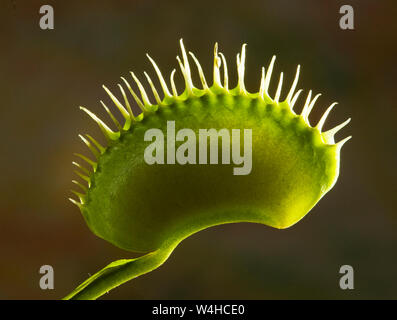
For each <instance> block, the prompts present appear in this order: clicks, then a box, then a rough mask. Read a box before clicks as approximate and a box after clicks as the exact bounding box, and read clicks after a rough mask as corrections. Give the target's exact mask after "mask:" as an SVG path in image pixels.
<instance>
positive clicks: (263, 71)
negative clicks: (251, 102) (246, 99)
mask: <svg viewBox="0 0 397 320" xmlns="http://www.w3.org/2000/svg"><path fill="white" fill-rule="evenodd" d="M264 95H265V68H264V67H262V75H261V83H260V85H259V96H260V97H261V98H262V99H264Z"/></svg>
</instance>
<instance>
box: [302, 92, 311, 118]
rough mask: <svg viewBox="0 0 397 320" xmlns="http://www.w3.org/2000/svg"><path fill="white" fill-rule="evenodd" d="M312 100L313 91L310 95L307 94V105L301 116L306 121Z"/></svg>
mask: <svg viewBox="0 0 397 320" xmlns="http://www.w3.org/2000/svg"><path fill="white" fill-rule="evenodd" d="M311 98H312V90H310V91H309V93H308V94H307V98H306V102H305V105H304V106H303V108H302V112H301V116H302V118H303V119H304V120H305V121H306V118H307V117H306V116H307V111H308V108H309V105H310V101H311Z"/></svg>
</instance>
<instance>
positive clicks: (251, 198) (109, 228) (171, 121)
mask: <svg viewBox="0 0 397 320" xmlns="http://www.w3.org/2000/svg"><path fill="white" fill-rule="evenodd" d="M180 44H181V51H182V59H181V58H179V57H177V61H178V64H179V67H180V69H181V72H182V75H183V77H184V80H185V90H184V92H182V93H180V94H179V93H178V91H177V88H176V85H175V82H174V76H175V70H173V71H172V73H171V76H170V82H171V90H170V89H169V87H168V85H167V83H166V80H165V79H164V77H163V75H162V73H161V71H160V69H159V68H158V66H157V64H156V63H155V62H154V60H153V59H152V58H151V57H149V56H148V58H149V60H150V62H151V63H152V65H153V67H154V70H155V73H156V74H157V77H158V80H159V83H160V85H161V88H162V91H163V96H164V97H163V99H161V98H160V94H159V92H158V91H157V89H156V88H155V86H154V84H153V82H152V80H151V78H150V77H149V75H148V74H147V73H146V72H145V77H146V79H147V80H148V83H149V85H150V87H151V89H152V91H153V96H154V99H155V103H153V102H152V101H151V100H150V99H149V97H148V95H147V93H146V91H145V89H144V87H143V85H142V83H141V82H140V81H139V79H138V78H137V77H136V76H135V74H134V73H132V72H131V77H132V79H133V80H134V81H135V83H136V85H137V87H138V90H139V92H140V95H138V94H136V93H135V91H134V90H133V89H132V87H131V85H130V84H129V82H128V81H127V80H126V79H125V78H121V79H122V81H123V82H124V84H125V86H126V89H127V90H125V89H124V88H123V87H122V86H121V85H118V87H119V89H120V91H121V96H122V101H123V102H121V101H120V100H119V98H117V97H116V96H115V95H114V94H113V93H112V92H111V91H110V90H109V89H107V88H106V87H104V88H105V90H106V92H107V93H108V94H109V96H110V99H111V100H112V101H113V103H114V104H115V106H116V107H117V109H118V110H119V111H120V113H121V115H122V116H123V117H124V119H125V122H124V124H121V123H119V122H118V120H117V119H116V118H115V117H114V116H113V114H112V113H111V111H110V110H109V109H108V108H107V106H106V105H105V104H104V103H103V102H102V105H103V106H104V108H105V110H106V111H107V112H108V114H109V116H110V118H111V120H112V121H113V123H114V125H115V127H116V128H117V131H113V130H112V129H111V128H110V127H109V126H108V125H106V124H105V123H104V122H103V121H102V120H101V119H99V118H98V117H97V116H96V115H95V114H94V113H92V112H91V111H89V110H87V109H86V108H83V107H82V109H83V110H84V111H85V112H86V113H87V114H88V115H89V116H90V117H91V118H92V119H93V120H94V121H96V122H97V124H98V125H99V127H100V129H101V130H102V132H103V133H104V135H105V137H106V139H107V141H108V145H107V146H106V147H105V146H102V145H101V144H100V143H99V142H97V141H96V140H95V139H94V138H92V137H91V136H90V135H85V136H82V135H80V138H81V139H82V140H83V142H84V143H85V144H86V145H87V146H88V148H89V149H90V150H91V152H92V153H93V155H94V157H95V158H96V160H95V161H94V160H92V159H90V158H88V157H86V156H84V155H81V154H77V156H78V157H79V158H80V159H81V160H83V161H84V162H85V163H86V164H87V165H88V168H90V169H88V168H87V167H84V166H82V165H80V164H78V163H77V162H76V163H75V165H76V166H77V171H76V173H77V174H78V175H79V177H80V178H82V180H83V181H82V182H78V181H76V180H74V183H75V184H76V185H77V186H79V188H81V191H79V192H76V191H74V193H75V195H76V196H77V197H78V200H75V199H71V201H72V202H73V203H74V204H76V205H77V206H78V207H79V208H80V210H81V212H82V214H83V216H84V218H85V220H86V222H87V224H88V226H89V228H90V229H91V230H92V231H93V232H94V233H95V234H96V235H97V236H99V237H101V238H103V239H105V240H107V241H109V242H111V243H112V244H114V245H116V246H118V247H120V248H123V249H126V250H130V251H134V252H142V253H145V254H144V255H142V256H141V257H139V258H136V259H123V260H118V261H115V262H113V263H111V264H110V265H108V266H107V267H105V268H104V269H102V270H101V271H99V272H98V273H96V274H95V275H93V276H92V277H90V278H89V279H88V280H86V281H85V282H84V283H83V284H81V285H80V286H79V287H77V288H76V289H75V290H74V291H73V292H72V293H71V294H69V295H68V296H67V297H65V299H95V298H97V297H99V296H101V295H102V294H104V293H105V292H107V291H109V290H110V289H112V288H115V287H117V286H118V285H120V284H122V283H124V282H126V281H128V280H131V279H133V278H135V277H137V276H139V275H142V274H144V273H147V272H150V271H151V270H153V269H156V268H157V267H159V266H160V265H161V264H163V263H164V262H165V261H166V260H167V258H168V257H169V255H170V254H171V253H172V251H173V250H174V249H175V247H176V246H177V245H178V244H179V243H180V242H181V241H182V240H183V239H185V238H187V237H189V236H190V235H192V234H193V233H196V232H198V231H200V230H203V229H205V228H208V227H211V226H215V225H220V224H225V223H235V222H253V223H261V224H265V225H267V226H271V227H275V228H279V229H284V228H287V227H289V226H291V225H293V224H295V223H296V222H298V221H299V220H300V219H302V218H303V217H304V216H305V215H306V214H307V213H308V212H309V211H310V209H311V208H312V207H313V206H314V205H315V204H316V203H317V202H318V201H319V200H320V199H321V198H322V197H323V196H324V194H325V193H327V192H328V191H329V190H330V189H331V188H332V187H333V185H334V184H335V182H336V180H337V178H338V174H339V159H340V151H341V148H342V146H343V144H344V143H345V142H346V141H347V140H348V139H349V138H350V137H348V138H345V139H343V140H341V141H339V142H337V143H335V141H334V136H335V134H336V133H337V132H338V131H339V130H340V129H342V127H344V126H345V125H346V124H347V123H348V122H349V120H350V119H348V120H347V121H345V122H344V123H342V124H341V125H338V126H336V127H335V128H333V129H331V130H328V131H325V132H324V131H323V130H322V129H323V125H324V122H325V120H326V118H327V116H328V114H329V112H330V111H331V109H332V108H333V107H334V105H335V104H332V105H331V106H330V107H329V108H328V109H327V110H326V112H325V113H324V115H323V116H322V118H321V119H320V121H319V122H318V124H317V125H316V126H315V127H312V126H311V125H310V123H309V114H310V112H311V110H312V109H313V107H314V104H315V102H316V101H317V99H318V98H319V96H320V95H316V96H314V97H312V91H309V93H308V95H307V98H306V101H305V104H304V107H303V109H302V112H301V113H300V114H299V115H297V114H296V113H295V112H294V110H293V107H294V105H295V103H296V101H297V99H298V97H299V95H300V94H301V92H302V90H298V91H296V87H297V83H298V78H299V72H300V67H299V66H298V69H297V72H296V76H295V78H294V81H293V83H292V85H291V88H290V90H289V91H288V93H287V96H286V97H285V99H283V98H282V97H283V93H282V85H283V74H282V73H281V75H280V78H279V81H278V86H277V90H276V93H275V95H274V98H271V97H270V95H269V92H268V89H269V84H270V80H271V75H272V71H273V67H274V62H275V57H273V58H272V59H271V62H270V65H269V67H268V69H267V71H266V70H265V68H262V78H261V83H260V86H259V92H257V93H249V92H248V91H247V90H246V88H245V84H244V72H245V45H243V47H242V51H241V53H240V54H238V55H237V71H238V84H237V86H236V88H234V89H230V88H229V80H228V71H227V65H226V59H225V57H224V55H223V54H221V53H218V46H217V44H216V45H215V48H214V67H213V84H212V86H211V87H210V86H209V85H208V82H207V80H206V78H205V74H204V72H203V70H202V68H201V65H200V63H199V62H198V59H197V58H196V57H195V55H194V54H193V53H191V52H189V55H190V57H191V59H192V60H193V61H194V63H195V65H196V67H197V71H198V74H199V77H200V82H201V85H202V89H199V88H197V87H195V86H194V84H193V81H192V77H191V67H190V63H189V60H188V55H187V53H186V51H185V48H184V46H183V42H182V40H181V42H180ZM221 66H223V73H222V75H221ZM221 78H223V82H222V81H221ZM126 92H129V93H130V94H131V96H132V97H133V98H134V100H135V102H136V103H137V105H138V106H139V107H140V109H141V110H142V113H141V114H139V115H134V114H133V112H132V110H131V105H130V102H129V100H128V98H127V93H126ZM170 125H171V127H172V128H171V130H173V133H172V134H170V132H169V131H167V130H169V129H170ZM179 148H181V149H179ZM178 150H179V151H180V152H179V153H178ZM167 163H174V165H169V164H168V165H167ZM236 170H237V171H236Z"/></svg>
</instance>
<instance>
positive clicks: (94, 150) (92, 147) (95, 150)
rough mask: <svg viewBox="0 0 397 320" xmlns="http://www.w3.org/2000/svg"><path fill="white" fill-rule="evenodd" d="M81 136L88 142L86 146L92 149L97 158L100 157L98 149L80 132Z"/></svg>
mask: <svg viewBox="0 0 397 320" xmlns="http://www.w3.org/2000/svg"><path fill="white" fill-rule="evenodd" d="M79 138H80V139H81V140H83V142H84V143H85V144H86V146H87V147H88V148H89V149H90V150H91V152H92V153H93V154H94V156H95V158H97V159H98V158H99V156H100V154H99V152H98V150H97V149H95V147H94V146H93V145H92V144H91V142H89V141H88V140H87V139H86V138H84V137H83V136H82V135H81V134H79Z"/></svg>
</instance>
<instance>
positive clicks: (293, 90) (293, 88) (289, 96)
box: [287, 65, 301, 103]
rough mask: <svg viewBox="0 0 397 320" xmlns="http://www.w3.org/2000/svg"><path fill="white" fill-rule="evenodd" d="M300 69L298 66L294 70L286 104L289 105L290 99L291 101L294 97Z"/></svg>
mask: <svg viewBox="0 0 397 320" xmlns="http://www.w3.org/2000/svg"><path fill="white" fill-rule="evenodd" d="M300 69H301V66H300V65H298V67H297V68H296V74H295V78H294V81H293V82H292V86H291V89H290V90H289V92H288V95H287V102H288V103H291V99H292V97H293V95H294V92H295V89H296V85H297V84H298V80H299V73H300Z"/></svg>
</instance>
